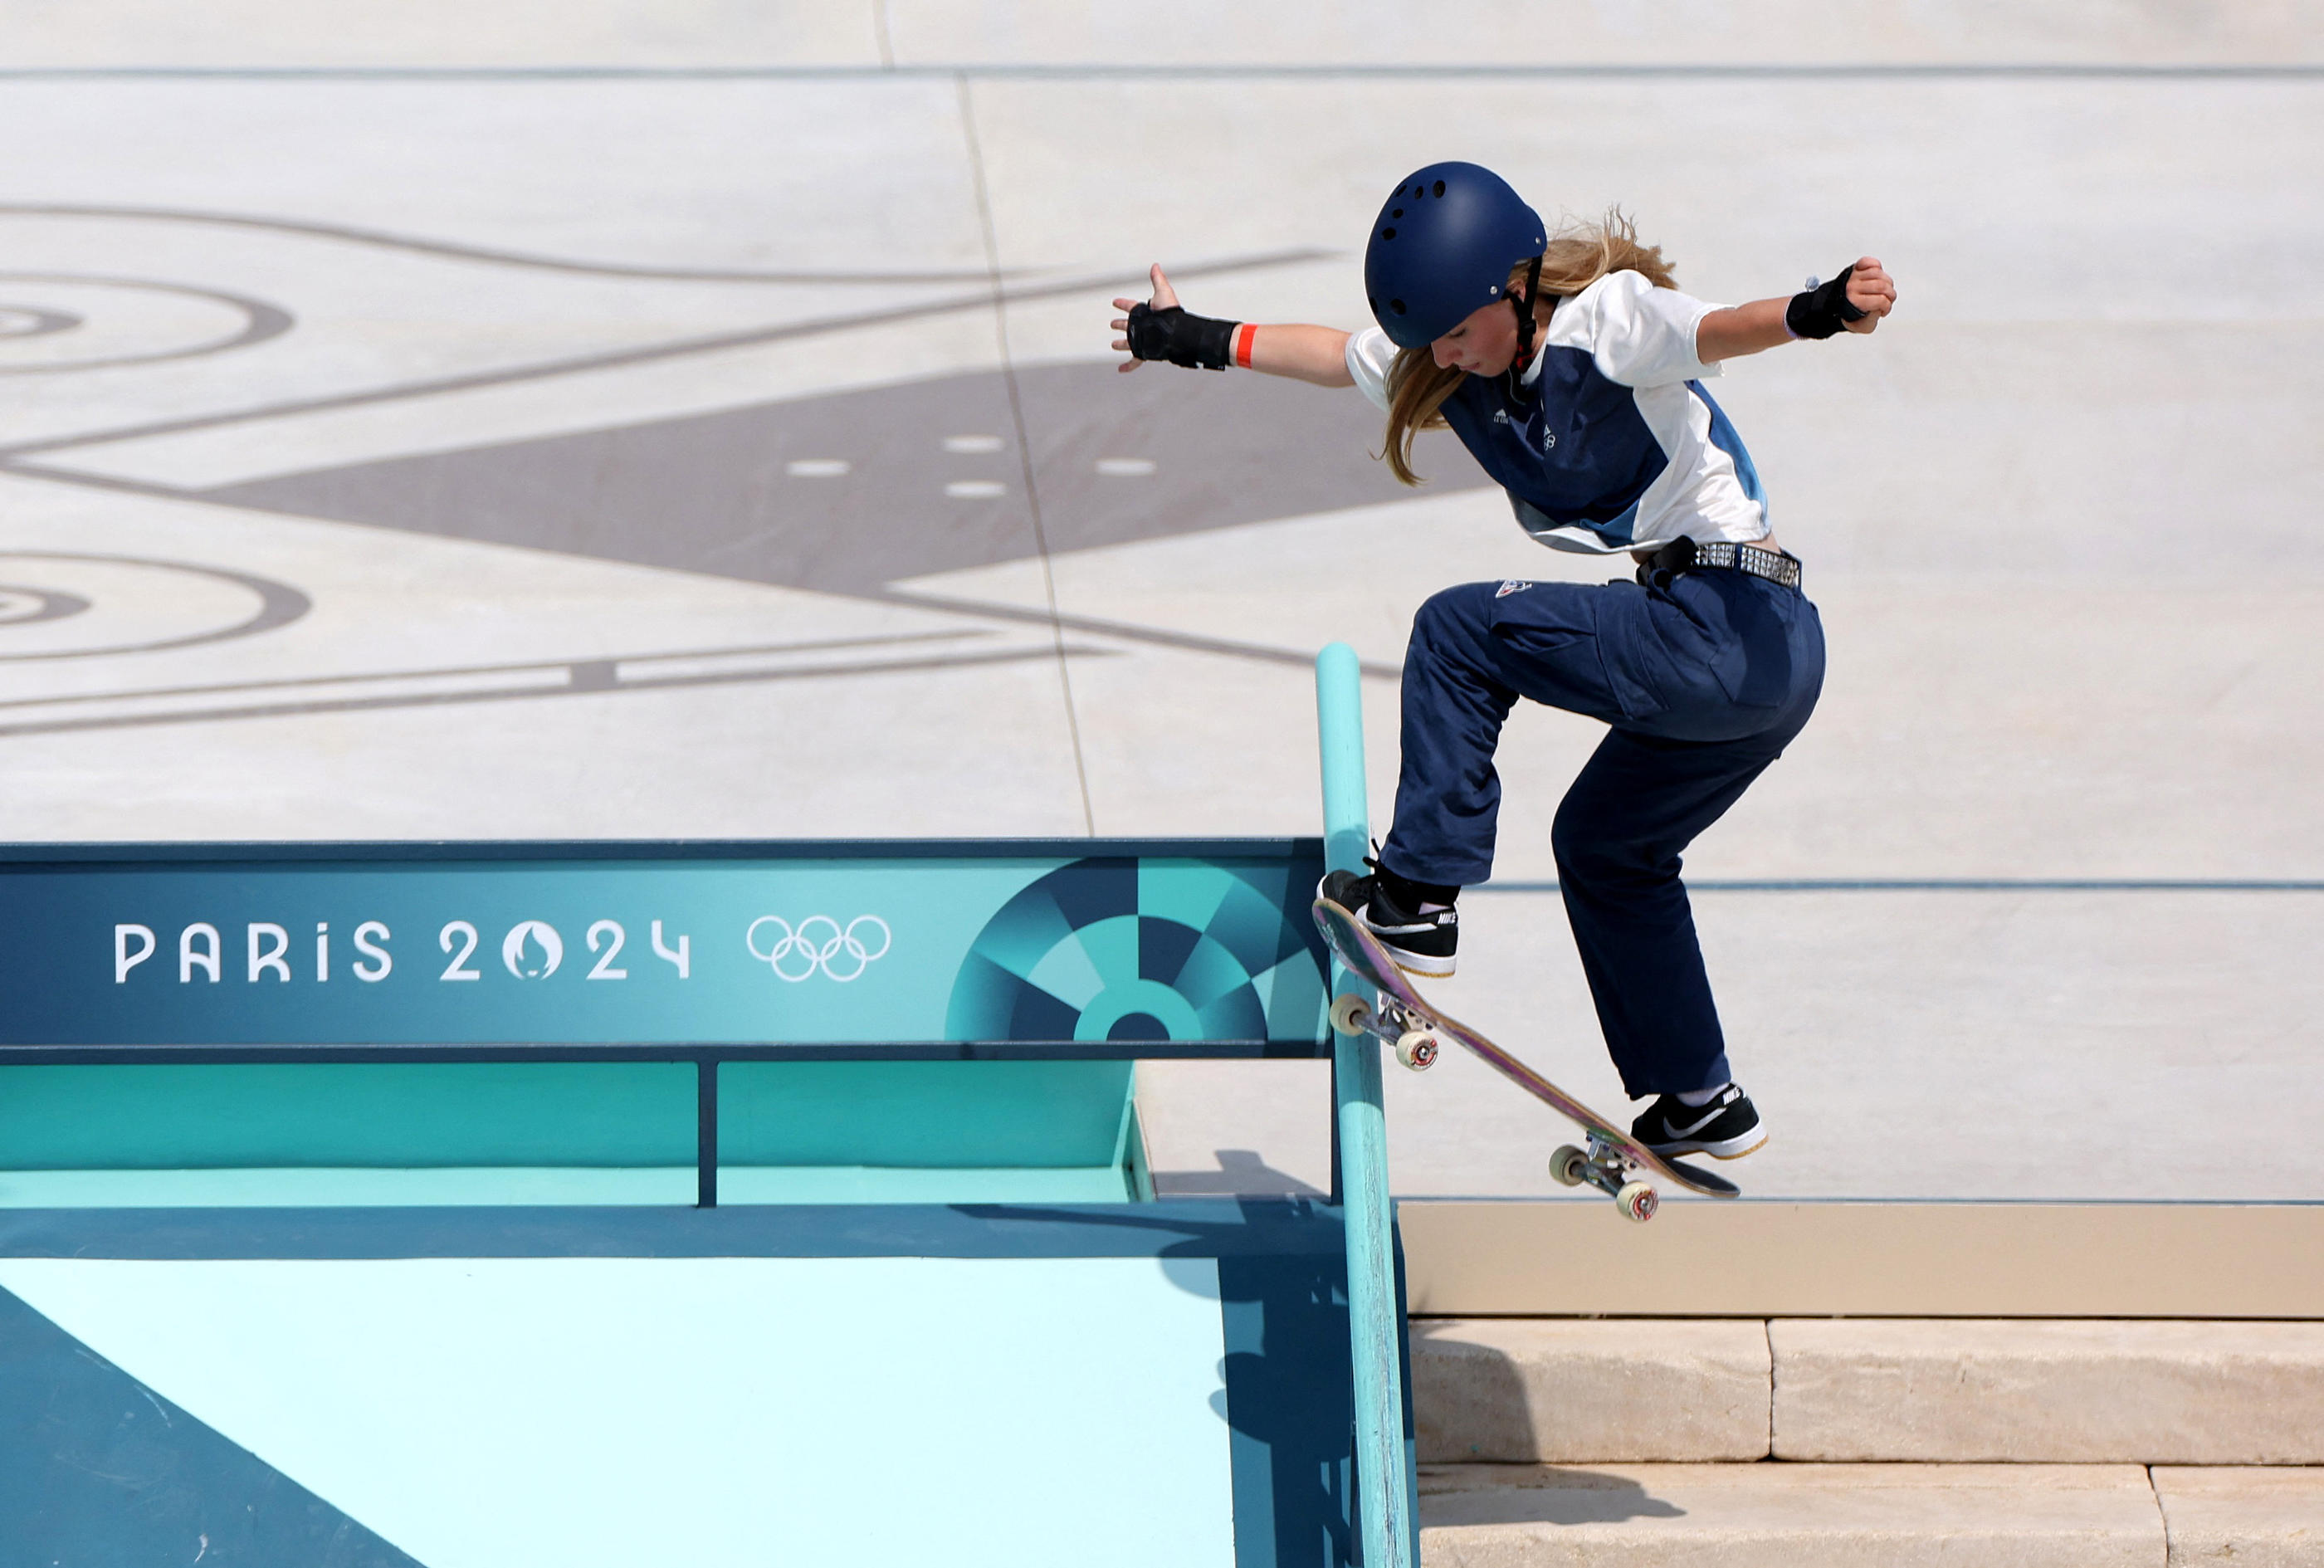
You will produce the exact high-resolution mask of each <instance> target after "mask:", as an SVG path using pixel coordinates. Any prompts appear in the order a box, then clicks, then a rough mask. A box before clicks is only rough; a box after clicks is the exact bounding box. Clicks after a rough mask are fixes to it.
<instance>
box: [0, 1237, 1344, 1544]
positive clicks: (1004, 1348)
mask: <svg viewBox="0 0 2324 1568" xmlns="http://www.w3.org/2000/svg"><path fill="white" fill-rule="evenodd" d="M1345 1288H1346V1281H1345V1260H1344V1244H1343V1239H1342V1236H1341V1234H1340V1228H1339V1217H1338V1213H1337V1212H1336V1211H1334V1210H1331V1209H1327V1208H1322V1207H1315V1206H1310V1205H1306V1204H1298V1203H1286V1202H1280V1201H1268V1202H1263V1203H1261V1202H1251V1201H1248V1200H1246V1201H1240V1202H1237V1201H1230V1200H1192V1201H1173V1202H1165V1203H1157V1204H1135V1205H1131V1204H1122V1205H1091V1206H1088V1207H1085V1208H1053V1209H1031V1208H1011V1207H1002V1206H982V1207H965V1206H961V1207H949V1208H937V1207H867V1206H862V1205H853V1206H848V1207H843V1208H831V1207H797V1206H793V1207H752V1208H742V1209H719V1210H708V1211H687V1210H604V1209H595V1210H582V1209H484V1208H468V1209H455V1210H446V1209H428V1210H381V1209H371V1210H338V1211H326V1210H308V1211H288V1210H241V1211H225V1210H175V1211H171V1212H168V1213H156V1212H151V1211H50V1212H46V1213H42V1212H37V1211H22V1212H18V1213H14V1214H7V1215H0V1292H5V1294H0V1444H5V1451H0V1537H5V1539H6V1540H7V1541H9V1542H10V1543H11V1545H12V1552H14V1553H15V1554H19V1555H21V1557H22V1560H23V1561H26V1562H40V1563H60V1564H67V1565H76V1564H92V1565H93V1564H115V1563H146V1562H151V1563H165V1562H168V1563H193V1562H196V1561H198V1559H200V1558H202V1557H204V1556H205V1555H206V1554H207V1555H208V1556H209V1557H211V1558H212V1559H213V1560H216V1561H221V1562H228V1563H234V1564H237V1565H247V1568H276V1565H277V1564H280V1565H281V1568H291V1565H292V1564H298V1565H300V1568H313V1565H316V1564H329V1565H334V1568H340V1565H343V1568H357V1565H362V1568H370V1565H372V1564H401V1563H420V1564H425V1565H426V1568H525V1565H529V1564H539V1565H541V1568H551V1565H554V1568H586V1565H591V1564H600V1563H602V1564H605V1565H607V1568H613V1565H614V1564H621V1565H622V1568H629V1565H632V1564H635V1563H687V1564H700V1565H705V1568H706V1565H712V1564H745V1563H769V1564H773V1563H806V1562H848V1563H862V1564H872V1565H881V1564H896V1565H898V1568H901V1565H903V1564H907V1563H909V1564H915V1565H918V1564H925V1563H935V1562H942V1563H960V1564H985V1563H990V1564H994V1565H996V1568H998V1565H1001V1564H1007V1565H1008V1568H1028V1565H1036V1564H1056V1565H1058V1568H1066V1565H1069V1564H1070V1565H1072V1568H1085V1565H1086V1564H1089V1563H1106V1564H1109V1568H1112V1565H1130V1568H1134V1565H1142V1564H1148V1563H1150V1564H1153V1565H1155V1568H1164V1565H1166V1564H1167V1565H1168V1568H1194V1565H1200V1564H1217V1565H1218V1568H1259V1565H1262V1564H1302V1565H1305V1564H1316V1565H1319V1568H1333V1565H1337V1564H1342V1563H1347V1562H1348V1561H1349V1542H1350V1539H1351V1518H1350V1509H1349V1506H1348V1499H1349V1496H1350V1476H1349V1468H1348V1467H1349V1453H1350V1428H1351V1407H1350V1398H1349V1376H1350V1373H1349V1361H1348V1337H1347V1335H1348V1327H1347V1316H1346V1306H1345Z"/></svg>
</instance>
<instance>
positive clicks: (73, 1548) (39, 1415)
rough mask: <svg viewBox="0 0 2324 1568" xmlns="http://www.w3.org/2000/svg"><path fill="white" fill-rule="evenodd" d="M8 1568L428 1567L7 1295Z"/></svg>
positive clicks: (3, 1530) (4, 1441) (1, 1521)
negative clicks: (24, 1567) (183, 1567)
mask: <svg viewBox="0 0 2324 1568" xmlns="http://www.w3.org/2000/svg"><path fill="white" fill-rule="evenodd" d="M0 1542H5V1550H0V1561H5V1562H7V1563H27V1564H31V1563H40V1564H43V1565H53V1568H134V1565H143V1564H148V1563H152V1564H162V1563H171V1564H177V1563H194V1562H196V1561H199V1562H201V1563H205V1564H215V1565H216V1568H420V1563H419V1562H418V1561H417V1560H416V1559H415V1558H413V1557H411V1556H410V1555H408V1554H405V1553H403V1552H401V1551H399V1550H397V1549H396V1548H395V1547H394V1546H392V1545H389V1544H388V1543H387V1542H385V1541H383V1540H382V1539H381V1538H380V1537H379V1536H377V1535H376V1534H374V1532H373V1531H371V1530H369V1529H367V1528H365V1527H364V1526H362V1525H360V1524H358V1523H356V1522H355V1520H354V1519H351V1518H349V1517H347V1516H346V1514H344V1513H342V1512H341V1511H340V1510H339V1509H337V1508H334V1507H333V1506H332V1505H331V1504H329V1503H327V1502H326V1501H324V1500H323V1499H321V1498H318V1497H317V1496H316V1495H315V1494H314V1493H313V1492H310V1491H309V1490H307V1489H306V1488H304V1487H302V1486H300V1484H299V1483H298V1482H296V1481H294V1480H291V1478H290V1477H289V1476H286V1475H284V1474H283V1473H282V1472H281V1471H278V1470H276V1469H275V1468H274V1467H273V1466H272V1465H270V1464H268V1463H266V1462H264V1461H263V1460H262V1459H260V1458H258V1457H257V1456H256V1455H254V1454H253V1453H250V1452H249V1451H248V1450H246V1449H244V1448H241V1447H238V1446H236V1445H235V1443H232V1442H230V1441H228V1440H227V1439H226V1437H225V1436H224V1435H223V1434H220V1433H218V1432H217V1431H215V1430H213V1429H212V1428H210V1427H209V1426H207V1425H203V1424H202V1423H201V1422H200V1421H198V1420H196V1419H195V1418H194V1417H193V1416H190V1415H189V1414H188V1413H187V1412H186V1411H184V1410H183V1409H180V1407H177V1406H175V1405H173V1404H171V1403H170V1402H169V1401H168V1400H167V1399H164V1398H162V1397H161V1396H159V1395H158V1394H155V1393H153V1392H152V1390H151V1389H148V1388H145V1387H144V1386H143V1384H141V1383H139V1382H138V1381H137V1380H136V1379H134V1378H132V1377H130V1376H129V1374H128V1373H126V1372H124V1371H123V1370H120V1369H119V1368H118V1367H115V1366H114V1365H113V1364H112V1363H111V1362H109V1361H106V1360H104V1359H103V1358H101V1357H99V1356H98V1355H97V1353H96V1352H95V1351H91V1350H90V1349H89V1348H88V1346H86V1345H84V1344H82V1343H81V1342H79V1341H78V1340H76V1339H75V1338H73V1337H72V1336H71V1335H70V1334H69V1333H65V1332H64V1330H62V1329H60V1328H59V1327H58V1326H57V1325H56V1324H53V1323H51V1322H50V1321H49V1320H48V1319H47V1318H45V1317H43V1316H42V1315H41V1314H39V1313H37V1312H35V1311H33V1310H32V1308H31V1307H30V1306H28V1305H25V1304H24V1303H23V1301H21V1300H19V1299H18V1298H17V1297H16V1296H12V1295H10V1294H9V1293H8V1292H6V1291H0Z"/></svg>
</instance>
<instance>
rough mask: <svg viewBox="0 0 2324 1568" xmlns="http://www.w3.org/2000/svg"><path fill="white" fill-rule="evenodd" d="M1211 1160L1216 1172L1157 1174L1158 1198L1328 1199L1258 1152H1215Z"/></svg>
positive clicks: (1319, 1191)
mask: <svg viewBox="0 0 2324 1568" xmlns="http://www.w3.org/2000/svg"><path fill="white" fill-rule="evenodd" d="M1211 1157H1212V1158H1214V1159H1216V1160H1217V1161H1218V1162H1219V1168H1218V1169H1216V1170H1157V1171H1156V1172H1155V1173H1154V1191H1155V1193H1156V1194H1157V1195H1162V1196H1180V1195H1191V1194H1244V1193H1249V1194H1268V1195H1270V1196H1286V1195H1288V1196H1296V1197H1303V1198H1320V1197H1323V1195H1324V1194H1323V1189H1322V1188H1320V1187H1316V1186H1312V1185H1309V1184H1307V1183H1306V1182H1304V1181H1301V1180H1300V1179H1299V1178H1298V1177H1297V1176H1293V1175H1292V1174H1291V1173H1290V1172H1289V1171H1282V1170H1277V1169H1276V1168H1275V1167H1273V1166H1271V1165H1269V1164H1268V1163H1267V1158H1266V1157H1265V1156H1263V1155H1261V1154H1260V1153H1259V1151H1258V1150H1257V1149H1255V1148H1214V1149H1213V1150H1212V1151H1211Z"/></svg>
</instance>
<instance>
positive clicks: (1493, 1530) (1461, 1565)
mask: <svg viewBox="0 0 2324 1568" xmlns="http://www.w3.org/2000/svg"><path fill="white" fill-rule="evenodd" d="M1420 1524H1421V1534H1420V1554H1421V1563H1422V1565H1423V1568H1601V1565H1602V1568H1923V1565H1924V1564H1925V1565H1927V1568H1957V1565H1960V1564H1975V1565H1976V1568H2196V1565H2198V1564H2210V1563H2235V1564H2236V1565H2237V1568H2292V1565H2293V1564H2301V1565H2305V1568H2313V1565H2314V1564H2316V1563H2319V1562H2324V1470H2315V1469H2308V1470H2246V1469H2236V1470H2216V1469H2207V1470H2173V1469H2163V1470H2157V1471H2153V1472H2152V1474H2151V1475H2150V1472H2149V1471H2147V1470H2146V1469H2145V1468H2144V1467H2143V1466H2139V1465H2028V1464H1790V1463H1781V1462H1775V1463H1760V1464H1635V1465H1625V1464H1607V1465H1598V1466H1591V1467H1589V1468H1586V1469H1584V1468H1577V1467H1571V1466H1550V1465H1489V1464H1462V1465H1430V1466H1425V1467H1424V1468H1423V1469H1422V1471H1421V1477H1420Z"/></svg>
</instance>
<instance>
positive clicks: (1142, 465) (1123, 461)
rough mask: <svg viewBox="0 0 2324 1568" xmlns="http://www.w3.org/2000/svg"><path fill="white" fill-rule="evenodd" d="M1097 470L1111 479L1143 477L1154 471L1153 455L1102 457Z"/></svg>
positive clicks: (1098, 461)
mask: <svg viewBox="0 0 2324 1568" xmlns="http://www.w3.org/2000/svg"><path fill="white" fill-rule="evenodd" d="M1097 471H1098V472H1099V473H1101V474H1102V475H1105V476H1106V477H1107V478H1109V479H1143V478H1145V477H1146V476H1147V475H1148V474H1151V473H1153V472H1154V459H1153V458H1151V457H1100V458H1099V459H1098V460H1097Z"/></svg>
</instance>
